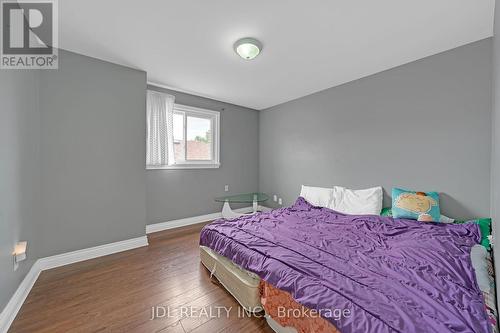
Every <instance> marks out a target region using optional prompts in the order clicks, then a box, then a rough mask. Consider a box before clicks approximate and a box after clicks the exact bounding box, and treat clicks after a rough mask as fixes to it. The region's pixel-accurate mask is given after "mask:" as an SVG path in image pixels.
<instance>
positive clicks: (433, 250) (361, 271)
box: [200, 198, 490, 333]
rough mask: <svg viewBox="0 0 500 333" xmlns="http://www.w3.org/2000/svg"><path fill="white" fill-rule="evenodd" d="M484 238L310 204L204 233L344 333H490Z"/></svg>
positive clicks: (203, 239) (204, 241)
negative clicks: (474, 253) (474, 260)
mask: <svg viewBox="0 0 500 333" xmlns="http://www.w3.org/2000/svg"><path fill="white" fill-rule="evenodd" d="M479 240H480V231H479V228H478V226H477V225H476V224H474V223H467V224H451V225H450V224H438V223H421V222H417V221H412V220H402V219H392V218H388V217H380V216H374V215H363V216H361V215H345V214H341V213H338V212H335V211H332V210H330V209H327V208H319V207H314V206H312V205H310V204H309V203H308V202H307V201H305V200H304V199H303V198H299V199H298V200H297V202H296V203H295V204H294V205H293V206H291V207H288V208H283V209H278V210H274V211H271V212H268V213H260V214H256V215H253V216H246V217H241V218H239V219H235V220H224V219H221V220H217V221H215V222H214V223H211V224H209V225H207V226H205V227H204V228H203V230H202V232H201V236H200V244H201V245H204V246H207V247H210V248H211V249H213V250H215V251H216V252H218V253H219V254H221V255H223V256H225V257H227V258H229V259H231V260H232V261H233V262H234V263H236V264H238V265H240V266H242V267H243V268H245V269H247V270H249V271H251V272H254V273H256V274H257V275H259V276H260V277H261V278H262V279H264V280H265V281H267V282H269V283H270V284H272V285H273V286H275V287H277V288H279V289H281V290H284V291H287V292H289V293H290V294H291V295H292V296H293V298H294V299H295V300H296V301H297V302H298V303H300V304H302V305H304V306H306V307H308V308H310V309H315V310H317V311H318V312H319V313H320V314H321V315H322V316H323V317H325V319H327V320H329V321H330V322H331V323H332V324H334V325H335V326H336V327H337V328H338V329H339V330H340V331H341V332H342V333H348V332H356V333H358V332H359V333H366V332H404V333H410V332H425V333H431V332H436V333H444V332H490V328H489V326H488V322H487V317H486V312H485V310H484V303H483V299H482V296H481V292H480V290H479V287H478V285H477V282H476V278H475V276H474V270H473V268H472V265H471V260H470V250H471V247H472V246H473V245H474V244H476V243H478V242H479ZM344 309H348V310H349V311H350V314H348V313H347V312H344V314H347V315H344V316H341V318H339V317H338V316H337V315H335V316H334V315H332V314H333V313H338V311H339V310H344ZM334 311H335V312H334Z"/></svg>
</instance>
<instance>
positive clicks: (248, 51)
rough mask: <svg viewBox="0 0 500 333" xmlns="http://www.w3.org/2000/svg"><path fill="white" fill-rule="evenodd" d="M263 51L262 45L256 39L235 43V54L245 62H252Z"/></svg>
mask: <svg viewBox="0 0 500 333" xmlns="http://www.w3.org/2000/svg"><path fill="white" fill-rule="evenodd" d="M260 51H262V43H261V42H259V41H258V40H256V39H255V38H242V39H240V40H238V41H236V43H234V52H236V53H237V54H238V55H239V56H240V57H242V58H243V59H245V60H252V59H254V58H255V57H256V56H258V55H259V53H260Z"/></svg>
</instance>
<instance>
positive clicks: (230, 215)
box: [215, 192, 269, 219]
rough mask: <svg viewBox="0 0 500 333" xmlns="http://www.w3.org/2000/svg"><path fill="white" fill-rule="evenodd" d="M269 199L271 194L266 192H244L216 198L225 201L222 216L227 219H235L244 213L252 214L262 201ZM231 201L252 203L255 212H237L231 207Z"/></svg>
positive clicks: (218, 200)
mask: <svg viewBox="0 0 500 333" xmlns="http://www.w3.org/2000/svg"><path fill="white" fill-rule="evenodd" d="M268 199H269V196H268V195H267V194H265V193H260V192H254V193H244V194H237V195H228V196H224V197H218V198H215V201H217V202H223V203H224V206H222V217H223V218H225V219H235V218H237V217H240V216H243V215H252V214H255V213H256V212H257V207H258V205H259V203H260V202H264V201H266V200H268ZM230 203H251V204H252V208H253V212H252V213H250V214H242V213H237V212H235V211H233V210H232V209H231V206H230V205H229V204H230Z"/></svg>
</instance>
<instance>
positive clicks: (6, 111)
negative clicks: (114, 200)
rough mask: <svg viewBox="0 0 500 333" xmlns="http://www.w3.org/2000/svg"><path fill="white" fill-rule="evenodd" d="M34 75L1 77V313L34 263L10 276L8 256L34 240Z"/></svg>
mask: <svg viewBox="0 0 500 333" xmlns="http://www.w3.org/2000/svg"><path fill="white" fill-rule="evenodd" d="M37 74H38V73H37V72H36V71H15V70H2V71H1V73H0V101H1V103H2V105H1V107H0V156H1V162H0V311H1V310H2V309H3V308H4V306H5V305H6V304H7V302H8V301H9V299H10V297H11V296H12V294H13V293H14V291H15V290H16V289H17V286H18V285H19V283H20V282H21V281H22V279H23V278H24V276H25V275H26V273H27V272H28V271H29V269H30V268H31V266H32V265H33V262H34V259H33V258H31V257H30V258H29V259H28V260H26V261H24V262H22V263H20V265H19V268H18V270H17V271H14V267H13V258H12V251H13V250H14V246H15V244H16V243H17V242H18V241H20V240H26V239H30V238H31V237H32V236H33V235H34V230H30V226H31V225H32V224H33V223H35V221H37V216H38V215H37V212H38V204H37V200H36V199H37V198H38V196H39V193H40V192H39V190H40V186H39V176H38V175H39V167H40V154H39V138H40V137H39V136H40V131H39V123H40V119H39V114H38V110H37V107H36V99H37V86H38V85H37V80H38V77H37ZM28 253H31V249H30V248H28Z"/></svg>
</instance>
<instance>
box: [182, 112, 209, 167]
mask: <svg viewBox="0 0 500 333" xmlns="http://www.w3.org/2000/svg"><path fill="white" fill-rule="evenodd" d="M173 131H174V140H173V145H174V156H175V165H176V166H180V167H189V168H196V167H202V168H203V167H204V168H208V167H212V168H213V167H219V112H217V111H211V110H205V109H199V108H194V107H190V106H184V105H179V104H175V105H174V117H173Z"/></svg>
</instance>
